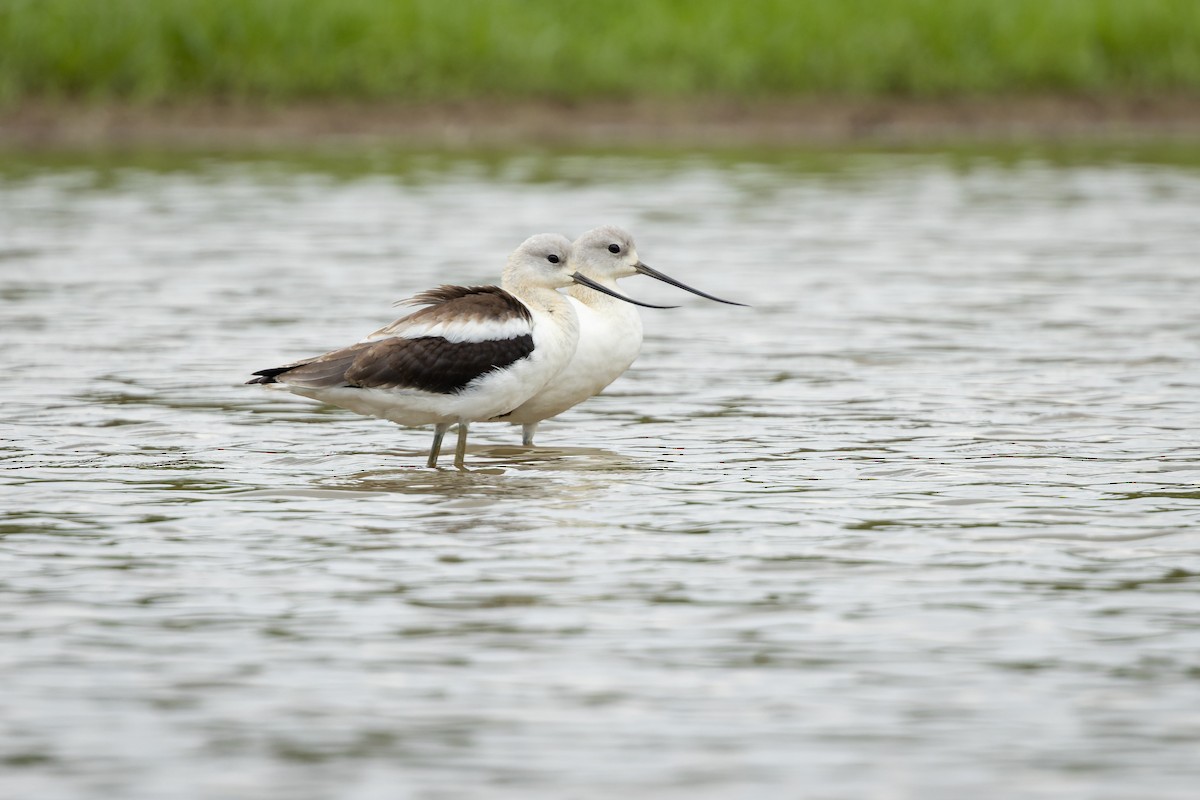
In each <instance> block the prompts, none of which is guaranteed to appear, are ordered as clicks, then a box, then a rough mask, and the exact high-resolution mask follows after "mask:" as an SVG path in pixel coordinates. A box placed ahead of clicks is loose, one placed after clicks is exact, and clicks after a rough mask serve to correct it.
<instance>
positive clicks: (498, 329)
mask: <svg viewBox="0 0 1200 800" xmlns="http://www.w3.org/2000/svg"><path fill="white" fill-rule="evenodd" d="M397 328H398V329H397ZM384 331H386V333H385V332H384ZM532 331H533V328H532V326H531V324H530V322H529V320H526V319H521V318H520V317H510V318H508V319H504V320H499V319H451V320H437V321H434V320H430V321H428V322H424V321H422V322H410V323H408V324H406V325H402V326H388V327H387V328H384V329H383V330H381V331H377V332H375V333H373V334H371V335H370V336H368V337H367V338H366V339H363V341H364V342H370V341H374V340H376V339H387V338H390V337H392V336H398V337H400V338H403V339H421V338H424V337H426V336H440V337H441V338H443V339H445V340H446V341H448V342H488V341H498V340H503V339H515V338H517V337H518V336H525V335H526V334H529V333H531V332H532Z"/></svg>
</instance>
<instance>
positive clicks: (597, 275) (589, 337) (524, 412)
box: [490, 225, 745, 447]
mask: <svg viewBox="0 0 1200 800" xmlns="http://www.w3.org/2000/svg"><path fill="white" fill-rule="evenodd" d="M571 264H572V266H573V268H574V269H575V271H576V272H577V273H578V274H582V275H584V276H586V277H588V278H591V279H592V281H593V282H594V283H595V284H598V285H599V286H602V287H604V288H605V289H607V290H608V291H605V292H603V293H601V291H599V290H598V289H597V287H596V286H595V285H592V286H589V285H587V284H580V283H576V284H575V285H572V286H571V287H570V288H568V289H567V295H568V298H569V300H570V303H571V306H572V307H573V308H574V310H575V314H576V315H577V316H578V318H579V344H578V345H577V346H576V348H575V354H574V355H573V356H572V357H571V361H570V363H569V364H568V365H567V367H566V368H565V369H563V370H562V371H561V372H559V373H558V375H557V376H556V377H555V378H554V379H553V380H551V381H550V382H549V383H548V384H547V385H546V386H545V387H544V388H543V389H542V390H541V391H539V392H537V393H536V394H534V395H533V396H532V397H531V398H529V399H528V400H526V401H525V402H524V403H522V404H521V405H520V406H518V407H516V408H515V409H514V410H512V411H510V412H509V413H507V414H504V415H503V416H502V417H499V418H495V419H493V420H490V421H493V422H510V423H513V424H517V425H521V427H522V430H521V442H522V444H523V445H524V446H526V447H531V446H532V445H533V439H534V436H535V435H536V433H537V427H538V423H540V422H541V421H542V420H544V419H549V418H550V417H554V416H557V415H559V414H561V413H563V412H564V411H566V410H567V409H569V408H572V407H573V406H576V405H578V404H579V403H582V402H583V401H584V400H587V399H588V398H589V397H593V396H595V395H597V394H599V393H600V392H602V391H603V390H604V389H605V387H607V386H608V385H609V384H610V383H612V382H613V381H615V380H616V379H617V378H619V377H620V376H621V374H622V373H624V372H625V370H627V369H629V366H630V365H631V364H633V362H634V359H636V358H637V356H638V353H639V352H640V351H641V349H642V318H641V316H640V315H639V314H638V311H637V309H635V308H633V306H632V305H629V304H626V303H619V302H616V301H615V300H613V299H612V297H610V295H616V292H617V281H618V280H620V279H621V278H627V277H629V276H631V275H646V276H648V277H651V278H654V279H656V280H660V281H663V282H664V283H669V284H671V285H672V286H676V287H678V288H680V289H684V290H686V291H689V292H691V293H692V294H696V295H699V296H700V297H705V298H707V299H709V300H715V301H716V302H718V303H727V304H729V305H734V306H742V305H745V304H744V303H735V302H733V301H732V300H722V299H721V298H719V297H714V296H712V295H710V294H706V293H704V292H702V291H700V290H699V289H693V288H692V287H690V286H688V285H686V284H683V283H680V282H679V281H677V280H675V279H674V278H672V277H670V276H668V275H664V274H663V273H661V272H659V271H658V270H656V269H651V268H650V267H649V266H647V265H646V264H643V263H642V261H641V259H640V258H638V252H637V246H636V245H635V243H634V240H633V236H632V235H631V234H630V233H629V232H628V231H626V230H624V229H622V228H619V227H617V226H615V225H602V226H601V227H599V228H593V229H592V230H590V231H588V232H587V233H585V234H583V235H581V236H580V237H579V238H578V239H576V240H575V241H574V242H573V243H572V245H571ZM617 296H620V295H617ZM637 305H642V306H648V305H649V304H646V303H637ZM660 307H662V306H660Z"/></svg>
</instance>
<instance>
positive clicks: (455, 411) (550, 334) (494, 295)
mask: <svg viewBox="0 0 1200 800" xmlns="http://www.w3.org/2000/svg"><path fill="white" fill-rule="evenodd" d="M570 254H571V243H570V241H568V240H567V238H566V237H565V236H559V235H556V234H539V235H537V236H532V237H530V238H529V239H527V240H525V242H524V243H523V244H522V245H521V246H520V247H519V248H517V250H516V251H514V252H513V254H512V255H511V256H509V258H508V264H507V266H506V267H505V269H504V278H503V281H502V284H503V288H500V287H496V286H470V287H466V286H441V287H438V288H437V289H431V290H430V291H427V292H423V293H421V294H418V295H417V296H415V297H413V298H412V299H411V300H408V301H406V302H407V303H409V304H411V305H418V306H424V308H421V309H420V310H419V311H415V312H413V313H412V314H409V315H408V316H406V317H403V318H401V319H399V320H397V321H395V322H393V323H392V324H391V325H388V326H387V327H385V328H381V329H380V330H378V331H376V332H375V333H372V334H371V335H370V336H368V337H366V338H365V339H363V340H362V341H360V342H358V343H357V344H353V345H350V346H349V347H344V348H342V349H340V350H334V351H332V352H329V353H326V354H325V355H322V356H317V357H315V358H309V359H304V360H303V361H297V362H295V363H292V364H288V365H286V366H283V367H275V368H273V369H264V370H260V371H258V372H256V373H254V374H255V375H256V376H258V377H256V378H254V379H253V380H251V381H248V383H259V384H268V385H271V386H277V387H279V388H281V389H286V390H287V391H289V392H292V393H294V394H298V395H302V396H304V397H310V398H313V399H314V400H321V401H324V402H326V403H332V404H333V405H336V406H341V407H343V408H348V409H350V410H351V411H354V412H356V413H359V414H365V415H367V416H372V417H382V418H383V419H387V420H391V421H392V422H395V423H398V424H400V425H408V426H416V425H434V426H435V428H434V436H433V446H432V447H431V448H430V450H429V461H428V465H429V466H430V467H434V466H436V465H437V459H438V454H439V453H440V452H441V447H442V438H443V437H444V436H445V435H446V431H447V430H448V429H449V427H450V426H451V425H453V424H457V425H458V447H457V449H456V451H455V454H454V464H455V466H457V467H462V466H463V458H464V456H465V454H466V448H467V430H468V427H469V425H470V423H471V422H475V421H479V420H486V419H490V418H492V417H495V416H497V415H498V414H503V413H504V412H506V411H511V410H512V409H514V408H516V407H517V406H519V405H520V404H521V403H523V402H525V401H526V400H527V399H529V398H530V397H531V396H532V395H533V394H534V393H536V392H537V391H538V390H540V389H541V388H542V387H543V386H545V385H546V383H547V382H549V381H550V379H551V378H553V377H554V376H555V375H556V374H557V373H558V372H559V371H560V370H562V368H563V367H565V366H566V365H567V363H568V362H569V361H570V359H571V355H572V354H573V353H574V352H575V345H576V343H577V341H578V339H579V321H578V318H577V317H576V316H575V312H574V311H573V310H572V308H571V304H570V303H569V302H568V301H567V298H565V297H564V296H562V295H561V294H559V293H558V292H557V291H555V289H556V288H559V287H563V286H569V285H571V284H572V282H577V283H580V284H582V285H585V286H591V287H593V288H594V289H596V290H597V291H602V292H608V291H611V290H609V289H608V288H607V287H604V286H601V285H599V284H597V283H595V282H593V281H591V280H590V279H589V278H587V277H586V276H583V275H578V274H576V275H572V271H573V270H572V267H571V266H570ZM630 302H635V301H632V300H631V301H630Z"/></svg>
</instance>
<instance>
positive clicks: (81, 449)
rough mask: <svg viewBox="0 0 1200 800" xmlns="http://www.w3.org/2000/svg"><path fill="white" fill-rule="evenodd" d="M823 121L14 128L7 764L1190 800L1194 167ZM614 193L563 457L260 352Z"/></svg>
mask: <svg viewBox="0 0 1200 800" xmlns="http://www.w3.org/2000/svg"><path fill="white" fill-rule="evenodd" d="M830 162H831V163H827V164H824V165H823V166H820V167H819V168H817V167H812V166H810V165H809V166H806V165H805V164H803V163H799V164H797V163H792V162H790V161H788V160H787V159H786V158H783V159H779V160H775V161H763V162H754V161H744V162H739V161H738V160H737V159H732V160H729V161H713V160H706V159H702V158H701V159H685V160H678V159H664V160H658V159H654V158H635V157H588V156H574V157H571V156H561V157H550V156H548V157H543V158H534V159H521V158H514V159H504V158H499V159H470V158H464V159H462V160H461V161H460V160H456V159H453V158H450V159H430V160H428V161H422V160H421V159H419V158H418V159H415V160H413V161H412V162H411V163H408V164H407V165H406V166H405V167H404V168H402V169H398V168H397V169H394V168H387V169H381V170H373V169H371V168H370V167H369V166H368V167H366V168H361V169H352V170H349V171H348V172H347V171H338V170H336V169H328V168H326V167H323V166H320V165H318V166H305V165H304V164H303V163H300V164H296V163H270V162H266V163H263V162H239V161H236V160H233V161H222V160H215V161H211V162H202V163H198V164H193V165H191V166H189V167H188V168H186V169H149V168H143V167H141V166H138V165H137V164H133V165H130V166H126V167H122V166H121V165H120V164H119V163H118V164H117V165H116V166H114V165H112V164H109V165H106V166H104V167H100V168H93V167H90V166H88V165H87V164H86V163H79V164H71V163H64V164H57V165H43V166H40V167H39V166H36V165H35V166H28V167H25V168H22V169H19V170H10V171H9V173H8V176H7V177H6V178H4V179H3V180H2V181H0V276H2V283H0V290H2V293H3V305H2V306H0V314H2V317H0V324H2V328H0V330H2V334H0V341H2V343H3V351H4V364H5V366H4V381H3V384H0V387H2V388H0V391H2V395H0V397H2V401H3V402H2V404H0V420H2V427H0V431H2V436H3V442H2V450H0V459H2V460H0V466H2V467H3V472H2V473H0V503H2V506H0V508H2V514H3V516H2V526H3V527H2V528H0V531H2V538H0V559H2V560H0V564H2V567H0V598H2V599H0V671H2V672H0V674H2V675H3V689H2V690H0V752H2V753H3V759H4V761H3V770H2V772H0V787H3V788H4V792H3V794H4V796H6V797H23V798H34V797H36V798H40V799H41V800H53V799H54V798H91V797H96V798H98V797H121V798H125V799H126V800H140V799H141V798H154V800H170V799H171V798H199V797H204V798H276V797H278V798H291V799H295V798H300V799H301V800H303V799H305V798H352V799H358V798H362V799H373V798H397V797H411V798H461V797H482V796H486V797H498V798H609V797H614V796H621V797H627V798H684V797H686V798H697V797H702V798H708V797H712V798H729V797H800V796H803V797H811V798H888V799H890V798H918V797H919V798H947V799H949V798H961V797H965V796H974V797H980V798H1011V797H1018V796H1019V797H1023V798H1056V799H1057V798H1065V797H1079V798H1150V797H1153V798H1189V800H1190V798H1192V797H1194V796H1195V793H1196V787H1197V786H1198V785H1200V759H1197V754H1198V753H1200V749H1198V748H1197V745H1198V744H1200V593H1198V592H1197V589H1198V588H1200V530H1198V526H1197V523H1198V522H1200V485H1198V479H1200V443H1198V441H1197V428H1198V423H1200V372H1198V371H1197V365H1198V360H1200V281H1198V280H1197V278H1198V277H1200V276H1198V269H1200V265H1198V263H1197V253H1200V224H1197V219H1200V171H1197V170H1196V169H1195V168H1194V167H1172V166H1169V165H1166V166H1153V165H1144V164H1139V163H1137V162H1134V161H1123V160H1121V159H1114V160H1106V161H1101V162H1097V163H1091V164H1088V163H1082V164H1065V165H1055V164H1053V163H1048V162H1042V161H1038V160H1036V159H1030V160H1018V161H1017V162H1015V163H1002V162H998V161H995V160H991V159H988V158H986V157H978V158H973V159H966V161H965V162H964V161H963V160H961V159H955V160H949V159H945V158H940V157H918V156H903V157H902V156H865V155H847V156H831V157H830ZM607 222H616V223H620V224H623V225H626V226H628V227H629V228H630V229H632V230H633V231H634V232H635V234H636V235H637V236H638V237H639V248H640V252H641V255H642V256H643V258H644V259H645V260H646V261H647V262H648V263H650V264H651V265H653V266H655V267H657V268H659V269H662V270H664V271H666V272H668V273H670V274H673V275H676V276H677V277H679V278H681V279H683V280H685V281H687V282H689V283H692V284H694V285H696V286H698V287H700V288H703V289H706V290H708V291H710V292H713V293H715V294H718V295H720V296H725V297H731V298H735V299H740V300H743V301H745V302H749V303H752V304H753V306H754V307H753V308H752V309H739V308H732V307H728V306H719V305H716V304H711V303H707V302H705V301H703V300H700V299H698V298H690V297H688V296H683V295H681V294H679V293H676V292H674V291H673V290H671V289H670V288H669V287H665V286H661V285H658V284H653V283H651V282H648V281H645V280H644V279H633V280H630V281H628V282H626V284H625V286H626V288H627V290H628V291H629V292H630V294H633V295H635V296H638V297H641V298H644V299H648V300H651V301H655V300H657V301H670V300H676V301H682V302H683V305H684V307H683V308H680V309H678V310H675V311H664V312H650V311H648V312H645V313H644V315H643V318H644V319H645V323H646V328H647V339H646V345H645V348H644V351H643V354H642V356H641V358H640V360H639V361H638V363H637V364H636V365H635V368H634V369H633V370H632V371H631V372H630V373H629V374H627V375H626V376H625V377H624V378H622V379H621V380H620V381H619V382H618V383H617V384H615V385H614V386H613V387H612V388H611V390H610V392H609V393H607V394H605V395H604V396H602V397H600V398H598V399H595V400H594V401H592V402H590V403H588V404H587V405H586V406H583V407H581V408H578V409H576V410H574V411H572V412H571V413H569V414H568V415H566V416H564V417H563V418H561V419H560V420H558V421H554V422H549V423H544V424H543V426H542V429H541V432H540V436H539V439H540V444H541V445H542V446H541V447H540V448H539V449H537V450H534V451H524V450H521V449H520V448H517V447H515V445H516V444H517V443H518V442H519V432H518V431H517V430H516V429H511V428H509V427H507V426H482V425H481V426H476V428H475V430H474V431H473V440H472V447H471V449H470V452H469V454H468V463H469V466H470V467H471V471H469V472H466V473H458V472H456V471H454V470H451V469H446V470H440V471H430V470H426V469H424V468H423V467H422V463H423V460H424V451H425V449H426V448H427V446H428V441H429V433H428V432H427V431H406V430H402V429H399V428H396V427H394V426H391V425H389V424H388V423H384V422H380V421H377V420H369V419H362V418H358V417H355V416H354V415H352V414H349V413H347V412H343V411H340V410H336V409H329V408H323V407H320V406H317V405H315V404H311V403H308V402H307V401H303V400H300V399H298V398H291V397H280V396H276V395H273V394H270V393H267V392H264V391H262V390H260V389H257V388H255V387H248V386H243V385H241V382H242V381H243V380H245V378H246V377H247V375H248V373H249V372H251V371H252V370H254V369H259V368H262V367H267V366H272V365H275V364H278V363H280V362H282V361H286V360H288V359H291V358H294V357H300V356H305V355H310V354H313V353H317V352H320V351H323V350H325V349H327V348H330V347H333V346H336V345H340V344H343V343H347V342H350V341H353V340H355V339H357V338H358V337H359V336H361V335H363V334H365V333H366V332H368V331H370V330H373V329H374V328H376V327H378V326H380V325H381V324H383V323H386V322H388V321H390V320H391V319H392V318H393V317H394V315H395V312H394V311H393V310H392V309H391V308H389V305H388V303H389V302H390V301H391V300H394V299H399V298H402V297H405V296H407V295H409V294H412V293H413V292H415V291H418V290H421V289H424V288H427V287H429V286H432V285H435V284H437V283H440V282H444V281H457V282H490V281H492V280H494V279H495V277H496V276H497V274H498V270H499V267H500V264H501V261H502V258H503V256H504V254H506V253H507V252H508V250H510V249H511V248H512V247H513V246H515V244H516V243H517V242H519V241H520V240H521V239H523V238H524V237H525V236H526V235H528V234H529V233H532V232H535V231H541V230H546V229H551V230H561V231H563V232H566V233H569V234H572V235H574V234H576V233H578V232H579V231H581V230H584V229H587V228H589V227H592V226H594V225H598V224H601V223H607Z"/></svg>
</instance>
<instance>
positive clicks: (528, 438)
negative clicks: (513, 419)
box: [521, 422, 538, 447]
mask: <svg viewBox="0 0 1200 800" xmlns="http://www.w3.org/2000/svg"><path fill="white" fill-rule="evenodd" d="M537 426H538V424H537V423H536V422H530V423H528V424H526V425H522V426H521V444H523V445H525V446H526V447H533V435H534V434H535V433H537Z"/></svg>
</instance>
